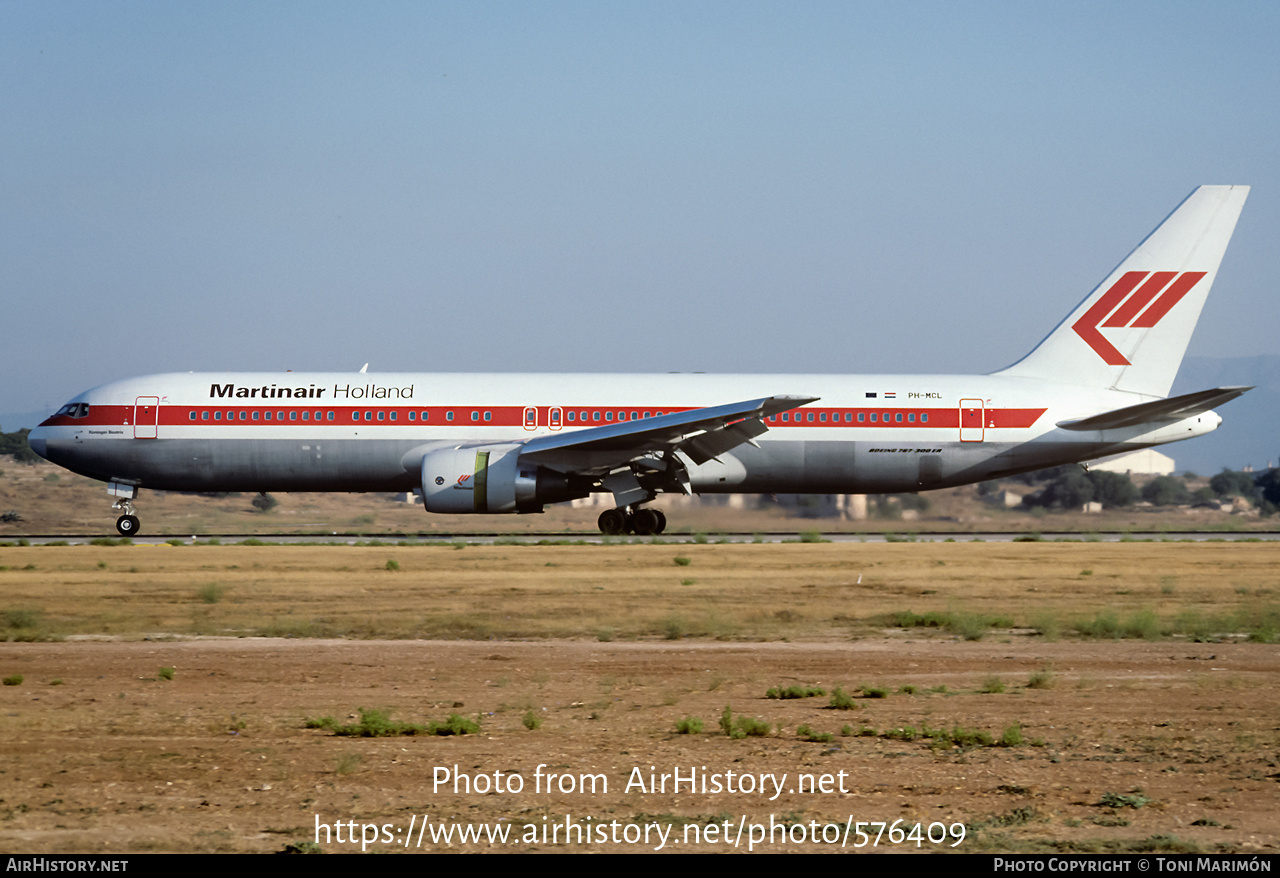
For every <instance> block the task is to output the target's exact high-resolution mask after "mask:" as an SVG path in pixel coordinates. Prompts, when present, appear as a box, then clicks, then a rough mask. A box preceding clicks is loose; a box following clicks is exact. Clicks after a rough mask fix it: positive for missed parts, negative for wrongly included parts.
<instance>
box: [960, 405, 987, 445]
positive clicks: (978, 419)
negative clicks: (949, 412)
mask: <svg viewBox="0 0 1280 878" xmlns="http://www.w3.org/2000/svg"><path fill="white" fill-rule="evenodd" d="M985 416H986V410H985V409H984V408H983V402H982V400H980V399H962V400H960V441H961V442H981V441H982V439H983V436H984V435H985V430H984V419H985Z"/></svg>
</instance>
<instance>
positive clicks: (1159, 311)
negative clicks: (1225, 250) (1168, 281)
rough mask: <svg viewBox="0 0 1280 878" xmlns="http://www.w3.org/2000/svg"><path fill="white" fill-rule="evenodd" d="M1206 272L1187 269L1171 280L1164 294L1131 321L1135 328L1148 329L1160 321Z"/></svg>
mask: <svg viewBox="0 0 1280 878" xmlns="http://www.w3.org/2000/svg"><path fill="white" fill-rule="evenodd" d="M1206 273H1207V272H1203V271H1188V272H1185V273H1184V274H1183V275H1182V277H1180V278H1178V279H1177V280H1175V281H1174V282H1173V284H1172V285H1171V286H1170V287H1169V289H1167V290H1165V291H1164V295H1163V296H1161V297H1160V298H1158V299H1156V302H1155V304H1154V305H1152V306H1151V307H1150V308H1148V309H1147V310H1145V311H1143V312H1142V316H1141V317H1139V318H1138V319H1137V320H1135V321H1134V322H1133V326H1134V328H1135V329H1150V328H1151V327H1152V326H1155V325H1156V324H1157V323H1159V322H1160V318H1161V317H1163V316H1164V315H1166V314H1168V313H1169V309H1170V308H1172V307H1173V306H1174V305H1176V304H1178V302H1179V300H1181V299H1182V297H1183V296H1185V295H1186V294H1187V293H1188V292H1190V291H1191V288H1192V287H1194V286H1195V285H1196V284H1198V283H1200V278H1202V277H1204V276H1205V274H1206Z"/></svg>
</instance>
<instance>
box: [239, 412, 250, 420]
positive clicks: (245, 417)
mask: <svg viewBox="0 0 1280 878" xmlns="http://www.w3.org/2000/svg"><path fill="white" fill-rule="evenodd" d="M240 420H242V421H247V420H249V413H248V412H241V413H240Z"/></svg>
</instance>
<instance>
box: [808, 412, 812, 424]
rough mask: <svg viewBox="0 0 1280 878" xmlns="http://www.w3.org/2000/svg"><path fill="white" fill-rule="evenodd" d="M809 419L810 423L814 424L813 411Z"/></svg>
mask: <svg viewBox="0 0 1280 878" xmlns="http://www.w3.org/2000/svg"><path fill="white" fill-rule="evenodd" d="M808 420H809V423H810V424H812V423H813V412H809V419H808Z"/></svg>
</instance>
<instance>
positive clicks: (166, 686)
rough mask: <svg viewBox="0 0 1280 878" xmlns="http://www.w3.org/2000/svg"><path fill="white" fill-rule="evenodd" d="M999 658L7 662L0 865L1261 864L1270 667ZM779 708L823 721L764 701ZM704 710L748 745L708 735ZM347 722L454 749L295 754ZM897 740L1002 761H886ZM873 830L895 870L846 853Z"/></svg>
mask: <svg viewBox="0 0 1280 878" xmlns="http://www.w3.org/2000/svg"><path fill="white" fill-rule="evenodd" d="M1014 641H1021V642H993V641H992V640H989V639H988V640H983V641H978V642H968V641H964V640H960V639H956V638H951V637H942V636H934V637H909V636H907V637H904V636H896V635H886V636H883V637H867V638H863V639H860V640H857V641H855V642H848V643H794V642H793V643H788V642H768V643H723V642H715V641H709V640H708V641H678V642H663V641H651V642H643V641H642V642H598V641H586V640H577V641H565V640H555V641H542V642H512V641H497V642H468V641H417V640H408V641H346V640H288V639H266V638H203V639H202V638H193V639H184V640H171V641H166V642H155V641H137V642H121V641H94V640H80V641H69V642H61V643H6V644H2V645H0V660H2V664H3V671H4V673H5V674H6V675H15V674H20V675H22V677H23V681H22V683H21V684H20V685H6V686H5V687H3V688H2V689H0V734H3V739H4V742H5V743H4V746H3V748H2V751H0V848H3V849H5V850H8V851H11V852H15V853H18V852H39V853H54V852H114V853H121V852H143V851H180V852H188V851H222V852H269V851H279V850H282V849H283V848H285V847H286V846H287V845H291V844H299V843H307V842H311V843H314V842H316V840H317V838H318V839H319V841H320V847H321V848H322V849H323V850H325V851H357V850H360V849H361V848H362V847H364V848H366V849H368V850H370V851H378V852H396V851H404V850H406V849H407V850H409V851H416V850H439V849H445V850H503V851H529V850H559V851H621V850H626V851H637V852H638V851H648V850H654V849H658V848H659V847H662V849H664V850H668V851H670V850H675V851H685V852H690V851H691V850H698V851H708V852H711V851H725V850H730V849H732V850H741V851H745V850H748V849H751V850H755V851H814V850H839V849H841V846H842V845H841V842H842V841H843V844H844V845H845V846H846V848H847V847H853V846H855V845H856V844H858V843H859V842H862V844H864V845H865V847H864V848H863V849H878V850H886V849H889V850H911V851H915V850H917V849H919V850H948V851H949V850H958V851H980V850H983V851H1000V850H1004V851H1037V850H1076V851H1104V850H1106V851H1135V850H1166V851H1174V850H1188V851H1189V850H1198V851H1205V852H1211V851H1237V852H1263V853H1275V852H1276V851H1277V849H1278V842H1280V831H1278V830H1280V784H1278V783H1277V781H1278V780H1280V752H1278V750H1277V744H1278V743H1280V734H1278V732H1280V695H1278V694H1277V687H1276V681H1277V679H1278V672H1280V651H1278V650H1277V648H1276V647H1275V646H1274V645H1269V644H1253V643H1216V644H1205V643H1190V642H1176V641H1164V642H1144V641H1106V642H1096V641H1095V642H1044V641H1042V640H1038V639H1032V638H1015V639H1014ZM162 668H172V669H173V674H172V679H165V678H164V677H165V675H166V674H165V673H164V672H162V670H161V669H162ZM997 683H998V684H1000V685H997ZM793 684H806V685H814V686H821V687H823V688H825V689H826V691H827V694H826V695H823V696H812V697H806V698H798V699H793V700H780V699H772V698H768V697H767V695H766V693H767V691H768V690H769V689H770V688H771V687H775V686H781V687H787V686H790V685H793ZM836 685H840V686H842V687H843V688H844V689H845V690H846V691H847V692H849V693H850V694H853V695H854V696H855V698H854V702H855V703H856V705H857V707H856V709H853V710H837V709H833V708H832V707H830V706H829V703H830V701H831V694H830V693H831V690H832V689H833V688H834V686H836ZM1001 686H1002V687H1003V691H994V690H998V689H1000V688H1001ZM860 687H866V688H865V690H864V689H861V688H860ZM941 687H945V690H944V689H942V688H941ZM878 688H879V689H883V695H884V696H885V697H873V696H874V695H876V694H880V693H878V692H876V690H877V689H878ZM984 690H987V691H984ZM726 706H728V707H729V708H730V709H731V711H732V713H733V714H734V715H735V716H746V717H758V718H760V719H762V720H763V721H764V722H766V723H768V724H769V730H768V734H767V735H766V736H763V737H745V738H741V739H732V738H730V737H728V736H726V735H725V734H723V733H722V732H721V731H720V729H719V726H718V723H719V721H720V718H721V716H722V714H723V712H724V711H725V708H726ZM359 708H377V709H383V710H387V711H389V713H390V715H391V718H392V719H393V720H403V721H406V722H414V723H426V722H430V721H433V720H434V721H443V720H445V719H446V717H447V716H448V715H449V714H455V713H456V714H459V715H461V716H462V717H464V718H467V719H470V720H472V721H476V720H478V722H479V726H480V729H479V732H478V733H474V734H466V735H459V736H448V737H444V736H432V735H426V734H422V735H415V736H395V737H380V738H362V737H340V736H337V735H335V734H334V733H333V732H332V731H329V730H325V729H316V728H305V727H304V726H305V724H306V721H307V720H308V719H315V718H320V717H323V716H326V715H328V716H332V717H333V718H334V720H335V721H336V722H337V723H340V724H341V723H354V722H356V720H357V719H358V714H357V711H358V709H359ZM685 718H698V719H701V720H702V722H703V730H702V732H701V734H678V733H677V732H676V724H677V722H678V721H680V720H682V719H685ZM527 725H536V726H537V728H533V729H530V728H528V727H527ZM804 725H808V726H809V727H810V731H811V733H813V734H808V735H805V734H802V733H798V729H799V728H800V727H801V726H804ZM908 726H912V727H914V728H915V729H916V730H917V732H919V730H922V729H925V728H933V729H948V730H950V729H953V728H957V727H960V728H964V729H970V730H980V731H986V732H988V733H990V734H991V735H992V736H993V737H994V738H995V740H996V741H999V739H1000V738H1001V737H1002V735H1004V734H1005V731H1006V730H1007V729H1009V728H1011V727H1016V728H1020V731H1021V737H1022V743H1021V744H1020V745H1018V746H1007V747H1000V746H980V745H974V746H961V747H956V746H952V747H949V748H946V749H943V748H942V747H940V746H939V745H938V744H937V741H936V739H935V740H924V739H921V738H919V737H917V738H916V739H915V740H904V739H903V738H904V737H906V735H905V733H900V736H899V737H890V736H887V735H886V734H885V732H887V731H890V730H893V729H902V728H904V727H908ZM842 729H844V731H845V734H844V735H842V734H841V730H842ZM824 732H825V733H830V734H831V735H832V737H831V739H830V740H829V741H811V740H806V738H807V737H818V736H820V734H821V733H824ZM860 732H861V733H863V734H864V735H865V736H858V734H859V733H860ZM873 734H874V736H872V735H873ZM673 773H674V774H678V775H679V776H680V777H681V778H683V779H684V780H683V782H682V784H681V786H680V788H679V790H678V791H673V788H672V786H673V784H672V780H671V778H670V777H669V776H670V775H672V774H673ZM663 775H668V777H667V779H666V781H665V791H664V789H663V787H664V782H663V777H662V776H663ZM769 775H772V777H769ZM464 776H465V781H463V779H462V778H463V777H464ZM593 776H594V777H593ZM689 777H694V778H696V780H695V781H694V782H693V784H692V788H690V783H689V781H688V780H687V779H688V778H689ZM455 780H457V781H458V783H459V784H460V786H459V789H458V791H457V792H455V790H454V785H453V783H454V781H455ZM775 782H776V784H777V786H775ZM468 783H469V784H471V789H470V792H468V791H467V787H466V784H468ZM704 783H705V784H706V786H705V787H704V786H703V784H704ZM517 785H518V786H519V787H520V788H521V789H519V791H518V792H516V791H515V789H516V788H517ZM593 785H594V786H593ZM802 785H803V786H802ZM717 786H718V790H717ZM536 787H541V791H539V790H538V789H536ZM778 787H781V791H780V792H778V791H777V790H778ZM548 788H550V791H548ZM477 790H479V791H477ZM424 820H425V821H426V831H425V832H424V831H423V826H424ZM899 820H901V821H903V823H901V824H898V826H899V829H903V828H905V830H907V831H909V830H910V826H911V825H912V824H916V823H920V824H921V826H922V828H921V833H923V834H922V835H921V836H920V841H919V842H917V841H915V840H912V839H910V838H906V839H902V838H900V837H898V836H897V835H894V836H893V837H892V838H891V836H890V833H889V832H887V831H886V832H884V833H883V834H882V835H880V837H879V841H878V845H877V844H875V842H876V838H877V833H878V832H880V830H879V828H878V827H877V826H865V825H864V826H861V827H859V826H857V824H858V823H859V822H873V823H877V822H882V823H887V824H890V826H892V824H893V823H894V821H899ZM335 823H340V824H341V825H340V826H339V827H336V828H335ZM365 824H369V826H368V827H366V826H365ZM958 824H963V826H960V825H958ZM463 827H466V828H468V831H478V832H480V833H482V835H481V837H480V839H479V840H468V841H463V840H461V838H460V836H459V833H460V832H461V829H462V828H463ZM503 828H505V830H506V831H507V832H508V833H509V835H508V837H507V839H506V841H505V842H504V841H501V840H497V839H495V838H491V837H490V836H488V835H487V833H490V832H499V831H501V830H502V829H503ZM859 829H861V830H862V831H863V832H865V833H869V834H868V835H866V836H859V835H858V830H859ZM444 831H452V832H453V833H454V834H453V836H452V837H451V838H450V839H449V840H448V841H445V840H436V841H433V840H432V838H431V833H433V832H434V833H436V834H439V833H441V832H444ZM664 832H665V836H664V835H663V833H664ZM370 833H372V838H371V839H370ZM420 833H421V834H420ZM846 833H847V834H846ZM824 834H825V835H824ZM930 834H932V838H933V840H932V841H931V840H930V838H929V835H930ZM961 834H963V841H960V842H959V844H958V845H956V846H955V847H954V848H953V847H952V845H954V844H955V843H956V841H957V838H958V837H959V836H960V835H961ZM815 836H816V837H817V841H816V842H815V841H814V838H815ZM352 837H354V838H355V840H356V841H355V843H354V844H352V843H350V839H351V838H352ZM362 837H363V838H365V839H366V840H367V841H366V842H365V843H362V842H361V839H362ZM824 839H825V840H824ZM895 841H897V842H898V843H896V844H895V843H894V842H895Z"/></svg>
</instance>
